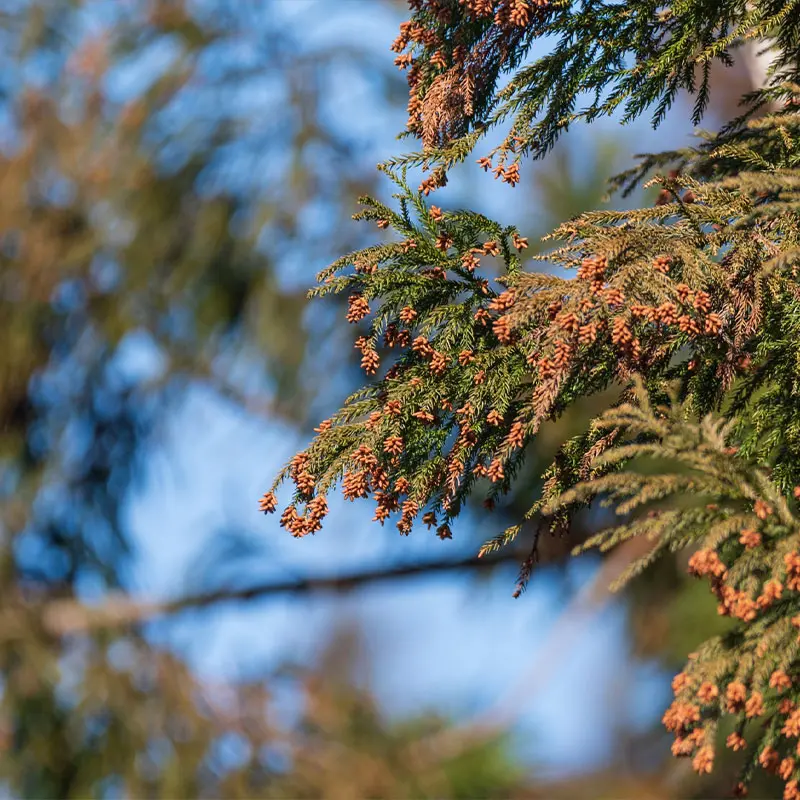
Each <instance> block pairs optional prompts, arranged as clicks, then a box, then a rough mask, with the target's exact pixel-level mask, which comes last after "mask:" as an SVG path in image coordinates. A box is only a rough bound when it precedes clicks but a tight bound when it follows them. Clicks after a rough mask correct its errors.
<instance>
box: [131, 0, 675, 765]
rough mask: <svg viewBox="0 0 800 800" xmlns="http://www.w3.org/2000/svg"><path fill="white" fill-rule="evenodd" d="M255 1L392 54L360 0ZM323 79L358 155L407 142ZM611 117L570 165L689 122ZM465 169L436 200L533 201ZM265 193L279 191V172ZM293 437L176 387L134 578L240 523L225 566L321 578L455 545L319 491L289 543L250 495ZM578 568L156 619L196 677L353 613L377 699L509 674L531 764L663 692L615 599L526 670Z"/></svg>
mask: <svg viewBox="0 0 800 800" xmlns="http://www.w3.org/2000/svg"><path fill="white" fill-rule="evenodd" d="M270 7H271V9H273V8H274V13H275V14H278V15H282V16H283V17H285V19H286V21H287V24H290V25H293V26H301V27H302V28H303V30H304V31H305V34H306V35H305V38H304V41H305V45H306V46H307V47H322V46H325V45H326V43H328V42H329V41H330V40H331V39H332V38H333V37H336V36H339V35H344V36H352V37H357V38H358V39H359V40H360V41H362V42H363V41H369V42H370V43H371V44H372V45H373V46H374V47H375V50H376V52H377V53H379V54H381V56H382V57H383V58H386V59H390V58H393V54H391V53H390V52H389V45H390V43H391V41H392V39H393V38H394V36H395V31H396V24H397V22H399V20H400V19H401V18H402V17H401V16H399V14H398V13H396V12H395V11H388V10H386V9H385V8H384V7H383V5H382V4H379V3H377V2H375V0H347V2H341V0H324V1H323V2H321V3H320V2H304V1H303V0H271V3H270ZM321 9H324V15H322V14H320V10H321ZM367 9H369V13H366V10H367ZM322 22H324V25H323V24H322ZM328 79H329V80H330V82H331V86H332V91H333V92H334V95H333V96H332V98H331V104H330V106H331V108H330V111H329V113H330V119H331V124H334V125H336V124H344V125H347V126H348V129H349V130H350V131H351V132H352V133H353V135H354V136H356V137H358V138H359V139H363V140H364V141H365V142H369V143H370V145H369V146H368V147H365V149H364V151H363V153H362V154H361V156H360V157H362V158H363V159H364V160H365V163H367V164H368V163H374V162H376V161H378V160H379V159H380V158H382V157H384V156H386V155H388V154H390V153H396V152H397V151H398V150H405V149H406V148H407V146H408V145H407V143H398V142H396V141H395V138H394V136H395V134H396V132H397V131H398V130H400V128H401V127H402V125H403V121H404V114H403V112H402V109H400V110H399V111H395V112H393V113H384V109H383V108H382V107H381V106H380V105H379V103H378V101H377V100H376V93H375V91H374V89H373V88H372V87H371V85H370V81H369V79H365V78H357V77H354V75H353V74H352V72H350V71H347V70H345V69H342V70H340V71H339V72H337V71H333V72H332V73H331V74H330V75H329V76H328ZM353 87H355V89H354V90H353V91H351V89H353ZM615 125H616V123H615V122H614V121H604V122H600V123H598V124H597V126H595V127H593V132H592V135H591V136H589V135H588V134H587V132H586V130H585V129H581V128H577V129H575V130H574V131H572V132H571V133H570V134H569V137H568V145H569V146H570V147H571V148H573V151H574V152H575V153H576V154H577V164H578V167H579V168H580V165H581V163H582V160H581V153H591V151H592V147H593V144H592V142H593V138H594V137H595V136H596V131H598V130H599V131H600V132H603V133H609V132H613V135H614V136H616V137H619V138H620V139H621V149H623V151H625V150H635V151H639V150H647V149H649V148H652V149H657V148H658V149H661V148H663V147H672V146H674V145H676V144H678V141H679V140H685V136H686V132H687V130H688V128H687V127H685V126H684V127H679V128H675V129H674V130H669V129H667V130H666V132H665V131H664V130H662V131H661V132H660V134H659V135H658V136H655V135H654V134H653V133H652V131H650V130H649V128H648V126H647V123H646V122H643V123H637V124H636V125H635V126H633V127H631V128H626V129H620V128H618V127H615ZM670 139H672V141H669V140H670ZM467 172H468V174H467V176H466V177H464V178H460V179H459V178H457V179H456V180H454V181H453V182H452V185H451V186H449V187H448V189H447V190H446V191H445V192H443V193H442V195H441V200H442V201H443V202H445V203H446V201H447V198H448V197H451V198H452V197H457V196H461V197H464V196H468V197H471V198H477V201H476V202H477V203H479V204H480V205H481V207H482V210H485V211H486V212H488V213H490V214H492V215H494V216H496V217H498V218H499V219H501V220H503V222H514V223H524V221H525V219H526V217H527V216H528V215H531V214H534V215H535V214H541V213H542V212H541V210H539V209H537V207H536V205H535V197H533V198H532V202H531V204H530V205H529V204H528V203H527V202H526V203H520V202H519V201H518V199H517V196H515V195H514V190H511V189H509V188H507V187H505V188H504V187H500V186H499V185H498V184H497V183H496V182H493V181H491V179H490V178H488V177H487V178H484V177H482V173H480V172H479V171H478V170H476V169H475V168H474V166H473V167H470V168H469V170H468V171H467ZM266 180H269V178H267V179H266ZM267 189H268V190H270V188H269V186H268V187H267ZM271 190H273V191H280V188H279V182H278V181H275V185H274V187H273V188H272V189H271ZM517 191H519V190H517ZM476 192H477V194H476ZM528 197H531V196H526V199H527V198H528ZM354 224H355V223H354ZM338 255H339V253H335V252H330V253H326V254H324V259H320V260H319V261H318V262H314V263H309V262H308V261H307V260H304V259H303V258H302V257H301V256H300V255H299V254H297V253H295V254H289V256H288V257H287V259H286V261H285V263H284V264H283V265H282V270H283V272H282V280H283V281H284V282H286V283H292V284H295V285H310V284H311V282H312V280H313V275H314V274H315V272H316V271H317V270H318V269H320V268H321V267H323V266H325V265H326V263H327V261H330V260H333V259H334V258H335V257H337V256H338ZM143 352H144V351H142V350H141V349H140V348H139V347H138V346H136V347H133V349H132V352H131V356H130V357H131V359H132V360H133V359H135V358H141V359H142V363H143V364H146V363H150V362H148V357H147V356H146V354H144V355H143ZM137 353H138V354H139V355H138V356H137ZM338 399H339V398H335V397H331V398H323V399H322V400H321V404H322V405H323V406H324V405H325V404H326V403H328V410H331V409H332V408H333V405H334V404H336V402H337V401H338ZM303 443H304V441H303V439H301V438H300V437H299V435H298V434H297V433H296V432H294V431H293V430H292V429H290V428H287V426H286V425H284V424H283V423H281V422H279V421H277V420H270V419H253V418H248V417H246V416H244V415H242V414H241V413H239V412H237V411H235V410H234V409H233V408H232V407H231V406H230V405H228V404H225V403H222V402H220V401H219V400H217V399H215V398H214V397H212V396H210V395H209V394H208V393H206V392H203V391H201V390H197V391H193V392H191V393H190V394H189V395H188V396H187V398H186V401H185V403H184V404H183V405H182V407H181V408H180V409H178V410H176V411H175V413H174V414H173V416H172V418H171V420H170V423H169V425H168V426H167V428H166V432H165V435H164V437H163V438H162V440H161V441H160V442H159V444H158V446H157V448H156V452H155V453H154V455H153V457H151V458H150V459H149V466H148V471H147V474H146V476H145V480H144V481H143V483H142V485H141V487H140V489H139V490H137V492H136V493H135V495H134V496H133V497H132V498H131V502H130V506H129V519H130V523H131V526H132V529H133V531H134V534H135V539H136V542H137V544H138V548H139V558H138V561H137V567H136V586H137V587H138V591H139V592H140V593H141V594H142V595H143V596H147V597H154V596H159V597H160V596H165V595H167V594H175V593H177V592H179V591H180V590H181V589H190V588H191V587H192V585H193V584H196V583H197V580H198V575H197V570H198V569H199V567H198V563H201V561H202V557H203V554H204V553H205V554H206V556H208V554H209V553H211V554H213V552H214V550H213V547H214V543H213V541H212V537H213V536H214V535H215V531H216V530H218V529H219V528H220V527H226V526H227V527H231V528H234V527H235V528H240V529H242V530H246V531H248V532H249V533H250V542H251V546H252V549H253V555H252V556H251V557H250V558H249V559H248V560H246V561H243V562H240V563H239V566H238V569H240V570H241V573H240V574H239V577H240V578H241V576H242V575H247V576H251V577H252V578H254V579H255V578H263V577H275V578H285V577H288V576H293V575H299V574H304V573H312V574H313V573H314V572H315V571H324V572H325V573H326V574H327V573H329V572H331V571H334V570H338V569H342V570H346V569H351V568H353V567H356V566H359V565H365V564H370V565H373V564H376V563H382V562H384V561H385V560H386V559H389V558H391V559H393V560H405V559H407V560H409V561H414V560H416V559H418V558H419V557H420V556H425V555H427V556H431V557H435V556H442V555H443V554H444V552H445V550H447V549H449V550H451V551H452V552H453V554H456V552H458V551H459V548H460V547H462V546H461V545H460V544H459V537H458V531H456V539H455V540H454V541H453V542H444V543H442V542H439V541H438V540H437V539H434V538H433V537H431V536H430V535H425V534H426V532H425V531H423V530H419V531H415V533H414V534H412V536H411V537H410V538H408V539H401V538H400V537H398V536H397V535H396V533H395V532H394V530H393V529H392V528H389V527H387V528H385V529H384V528H381V527H379V526H377V525H374V524H373V523H371V522H370V517H371V513H372V512H371V510H370V509H369V508H368V507H367V506H366V505H352V504H349V503H345V502H343V501H341V500H340V499H337V500H334V501H333V502H332V511H331V515H330V517H329V521H328V523H327V526H326V528H325V529H324V531H323V532H322V533H321V534H319V535H318V536H316V537H308V538H306V539H302V540H299V541H297V540H293V539H291V538H290V537H288V536H287V535H286V534H285V532H284V531H282V530H281V529H279V528H278V525H277V521H276V520H274V519H273V518H266V519H265V518H264V517H261V516H260V515H259V514H258V513H257V510H256V508H257V500H258V497H259V496H260V495H261V493H262V492H263V491H264V489H265V487H267V486H268V485H269V483H270V482H271V479H272V477H273V475H274V474H275V472H276V471H277V470H278V469H279V467H280V466H281V465H282V464H283V462H284V461H285V460H286V459H287V458H288V457H289V456H290V455H291V454H293V453H294V452H295V451H296V450H297V449H298V447H302V446H303ZM474 524H476V523H475V522H474V521H473V522H470V521H469V520H465V521H464V522H462V523H461V525H462V526H468V525H474ZM481 533H482V534H484V533H485V535H482V536H479V537H477V538H484V539H485V538H489V537H490V536H491V535H494V533H496V531H494V530H486V531H485V532H481ZM475 538H476V537H474V536H473V537H470V539H471V541H475ZM592 569H593V564H592V562H590V561H578V562H575V563H573V564H572V566H571V567H570V568H569V569H568V570H567V571H566V574H558V573H556V572H554V571H543V572H542V573H540V574H538V575H536V576H535V577H534V579H533V581H532V584H531V587H530V590H529V591H528V593H526V594H525V595H523V597H522V598H521V599H519V600H514V599H512V597H511V592H512V590H513V585H514V577H515V570H514V569H513V568H511V569H509V570H507V571H504V572H501V573H499V574H498V575H497V577H496V578H494V579H492V580H491V581H488V582H484V583H482V584H480V585H476V584H475V583H474V582H471V581H469V580H468V579H467V578H466V577H459V578H454V577H452V576H448V577H447V578H443V579H424V580H413V581H408V582H406V583H403V584H387V585H383V586H379V587H374V588H370V589H368V590H364V591H362V592H359V593H358V594H356V595H354V596H353V597H350V598H348V599H343V600H331V599H330V598H308V599H305V598H304V599H297V598H291V599H283V598H279V599H273V600H270V601H269V602H263V603H254V604H252V605H251V606H248V607H246V608H238V609H235V610H231V609H218V610H214V611H206V612H202V613H201V614H197V615H195V616H192V617H186V618H185V619H181V620H179V621H177V622H175V623H174V624H171V625H170V626H169V627H168V628H166V629H165V630H168V631H169V635H170V636H171V637H172V642H173V644H174V645H175V646H176V647H179V648H180V649H182V650H184V651H185V652H187V654H188V655H189V657H190V658H191V659H192V661H193V663H194V664H195V665H196V667H197V669H198V670H199V671H200V672H201V674H203V675H205V676H208V677H209V678H213V679H215V680H224V679H225V678H231V677H234V676H235V675H237V674H241V673H242V672H243V671H246V670H247V669H248V667H249V666H251V665H257V664H262V663H276V662H277V661H279V660H281V659H283V658H286V657H287V656H288V657H292V658H299V659H309V658H313V656H314V654H315V652H316V651H317V650H318V648H319V646H320V643H321V642H322V641H323V640H324V636H325V634H326V632H327V631H329V630H330V629H331V628H332V626H333V625H335V624H336V623H337V622H339V621H342V620H347V619H355V620H358V621H360V622H361V623H362V624H363V627H364V630H365V634H366V636H367V641H368V644H369V652H370V654H371V677H372V682H373V686H374V688H375V689H376V691H377V692H378V694H379V697H380V698H381V700H382V702H383V703H384V704H385V707H386V708H387V710H388V711H389V712H391V713H393V714H408V713H414V712H415V711H419V710H422V709H424V708H427V707H431V706H436V707H437V708H438V709H439V710H442V711H444V712H446V713H452V714H454V715H456V716H457V717H459V718H461V719H468V718H469V717H470V716H471V715H472V714H474V713H477V712H480V711H482V710H485V709H486V708H489V707H491V706H492V705H493V704H494V703H496V702H497V700H498V698H499V697H501V696H503V695H504V693H505V692H506V691H507V690H509V689H510V687H512V686H514V685H515V684H516V683H517V682H519V681H522V682H523V687H522V688H521V689H520V690H519V718H518V731H519V734H520V735H519V736H518V739H517V741H518V746H519V748H520V751H521V752H522V753H524V754H525V756H526V757H528V758H530V760H531V763H532V764H535V765H536V767H537V769H539V770H542V771H544V772H547V773H550V774H559V773H562V772H564V771H572V770H579V769H589V768H591V767H593V766H596V765H598V764H600V763H602V761H603V759H604V758H606V757H607V756H608V754H609V747H608V744H607V743H608V740H609V738H610V733H611V728H610V727H609V724H610V723H612V722H613V723H617V722H619V720H624V721H626V722H628V723H630V724H632V725H641V726H646V725H648V724H650V723H652V721H653V720H654V718H655V717H656V716H657V715H659V714H660V711H661V710H662V709H663V707H664V706H665V704H666V702H667V681H666V676H664V675H663V674H661V673H660V672H659V670H658V669H656V668H655V667H654V666H653V665H642V664H638V663H635V662H634V661H633V660H632V659H631V658H630V657H629V654H628V645H627V641H626V634H625V609H624V607H623V606H622V605H621V604H619V603H616V604H613V605H611V606H610V607H608V608H605V609H603V610H602V611H601V613H600V614H598V615H597V616H596V617H593V618H591V619H588V620H583V621H581V622H580V624H579V625H578V627H577V628H576V630H575V631H574V636H572V637H571V640H570V642H569V645H568V647H567V648H566V650H565V652H564V653H563V655H562V657H561V660H560V661H559V665H558V669H556V670H552V671H548V672H547V673H546V674H543V675H540V674H538V673H537V674H534V676H533V677H531V678H530V679H528V675H529V674H530V671H531V669H532V668H533V667H534V665H535V663H536V659H537V654H538V653H540V651H541V650H542V649H543V648H545V649H546V648H547V647H549V646H550V642H551V637H552V633H553V631H554V630H556V628H557V627H558V626H559V614H560V613H561V611H562V609H563V607H564V605H565V604H566V602H567V601H566V600H565V590H566V593H567V594H569V593H572V592H574V590H575V588H576V587H580V586H581V585H583V584H584V583H585V581H586V580H587V579H589V578H590V576H591V572H592Z"/></svg>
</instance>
